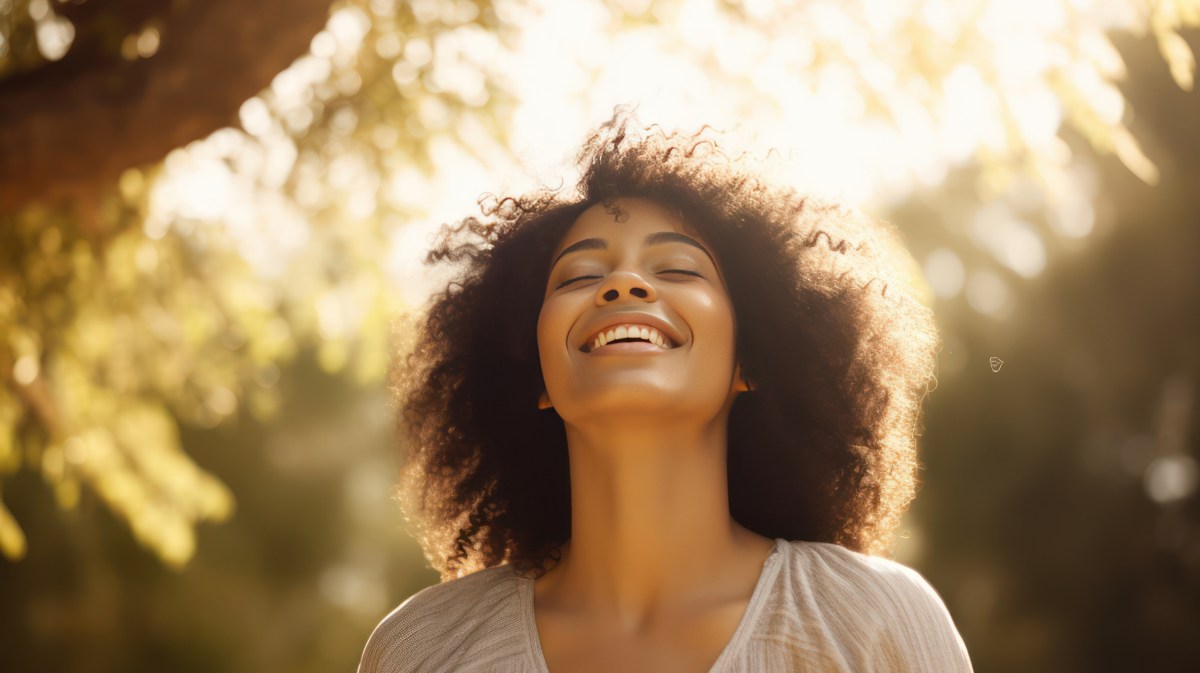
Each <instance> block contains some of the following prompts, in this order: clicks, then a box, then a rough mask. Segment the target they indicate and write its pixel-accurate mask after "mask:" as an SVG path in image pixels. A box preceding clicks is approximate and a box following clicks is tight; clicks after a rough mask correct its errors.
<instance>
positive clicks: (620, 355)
mask: <svg viewBox="0 0 1200 673" xmlns="http://www.w3.org/2000/svg"><path fill="white" fill-rule="evenodd" d="M619 207H620V208H621V210H622V211H624V212H625V213H627V215H628V217H627V219H626V220H625V221H620V222H618V221H614V218H613V217H612V216H610V215H609V213H608V212H606V210H605V209H604V208H602V207H601V206H600V205H596V206H593V207H591V208H589V209H588V210H587V211H585V212H584V213H583V214H582V215H581V216H580V217H579V219H578V220H577V221H576V222H575V224H574V225H573V226H572V227H571V229H570V230H569V231H568V232H567V234H566V235H565V236H564V238H563V243H562V244H560V249H563V250H565V249H567V248H570V247H571V246H572V245H575V243H576V242H578V241H584V240H593V241H595V240H600V241H603V242H604V243H605V246H604V247H603V248H600V247H599V246H595V245H593V246H591V247H589V248H587V249H582V250H579V251H577V252H574V253H571V254H568V255H565V256H564V257H563V258H561V259H559V260H558V261H557V262H556V264H555V265H554V267H553V268H552V269H551V272H550V274H549V278H548V281H547V289H546V295H545V298H544V300H543V305H542V310H541V313H540V315H539V319H538V329H537V337H538V347H539V353H540V359H541V365H542V373H543V377H544V379H545V383H546V392H545V393H543V395H542V397H541V404H540V405H539V406H541V407H542V408H549V407H553V408H554V409H555V412H556V413H558V415H559V416H561V417H562V419H563V423H564V426H565V428H566V437H567V446H568V452H569V461H570V481H571V514H572V520H571V529H572V531H574V533H573V535H572V537H571V539H570V540H569V541H567V542H566V543H565V544H564V545H563V548H562V559H561V560H560V562H559V563H558V564H557V565H556V566H555V567H554V568H553V569H552V570H551V571H549V572H548V573H547V574H545V575H543V576H542V577H541V578H539V579H538V580H537V581H536V583H535V620H536V621H537V622H538V628H539V631H540V633H541V638H540V639H541V642H542V646H543V651H544V653H545V656H546V659H547V661H548V662H550V663H555V662H557V663H559V665H560V666H563V667H565V670H581V669H580V666H581V665H584V664H585V662H593V663H594V662H596V661H597V659H596V657H605V656H612V655H613V652H614V650H613V649H612V647H610V646H609V642H608V640H609V639H611V641H612V642H614V643H621V645H620V648H619V651H620V655H619V656H620V657H622V659H620V660H612V659H609V660H607V661H605V663H604V665H605V666H614V665H629V664H628V663H622V662H624V661H625V659H623V658H628V660H629V662H630V663H631V662H633V661H638V662H641V663H642V665H644V664H645V661H646V659H645V657H646V656H647V651H646V649H647V648H644V647H643V648H640V649H639V648H638V647H637V645H636V643H637V642H638V641H639V640H640V639H645V640H647V641H650V642H657V643H663V642H667V643H670V642H676V643H680V646H679V648H678V649H677V650H676V651H673V652H671V653H670V654H669V655H667V654H664V655H663V657H662V659H663V662H669V661H673V662H674V663H675V665H679V664H680V663H681V662H685V663H686V662H688V661H689V659H688V656H687V655H686V654H685V652H691V653H692V656H695V657H697V660H696V662H695V665H696V666H699V665H700V664H701V663H702V662H707V663H708V664H710V665H711V663H712V661H714V660H715V659H716V657H717V656H718V655H719V653H720V649H721V647H722V646H723V644H724V643H726V642H728V640H729V639H730V638H731V637H732V635H733V631H734V629H735V628H736V626H737V623H738V621H739V620H740V616H741V614H743V613H744V611H745V609H746V606H747V605H748V603H749V600H750V597H751V593H752V592H753V589H754V586H755V584H756V582H757V580H758V577H759V574H760V572H761V571H762V565H763V562H764V560H765V559H766V557H767V555H768V554H769V553H770V551H771V549H772V548H773V546H774V541H773V540H772V539H771V538H768V537H765V536H762V535H759V534H757V533H754V532H752V531H749V530H747V529H745V528H744V527H742V526H741V525H740V524H738V523H737V522H736V521H735V520H734V519H733V517H732V516H731V515H730V512H729V493H728V488H727V479H728V475H727V472H726V450H727V430H728V421H729V413H730V409H731V408H732V406H733V403H734V400H735V399H736V397H737V396H738V395H740V394H742V393H744V392H746V391H747V390H749V386H748V384H747V383H746V381H745V380H744V379H743V378H742V376H741V374H740V371H739V369H740V368H739V366H738V364H737V362H736V350H737V349H736V334H735V332H736V330H735V324H736V320H735V316H734V310H733V304H732V301H731V300H730V297H729V294H728V290H727V288H726V287H725V282H724V279H723V276H722V274H721V273H720V270H719V268H718V266H717V264H716V262H715V260H713V258H712V257H711V255H710V254H708V253H707V251H706V250H704V249H697V247H696V246H695V245H690V244H687V243H684V242H682V241H680V240H679V239H676V240H673V241H670V240H668V241H665V242H660V243H658V244H647V240H648V239H653V238H654V236H655V235H656V234H661V233H662V232H675V233H679V234H687V235H690V236H691V237H694V236H696V234H695V233H694V232H690V231H688V230H686V228H685V227H684V225H683V223H682V222H680V221H679V220H678V219H677V218H675V217H673V216H672V215H671V214H670V213H668V212H667V211H666V210H664V209H663V208H662V207H660V206H659V205H658V204H656V203H654V202H653V201H649V200H645V199H622V200H620V202H619ZM659 238H662V237H661V236H659ZM692 240H695V239H694V238H693V239H692ZM701 245H702V244H701ZM556 256H557V255H556ZM681 271H689V272H691V273H680V272H681ZM693 274H696V275H693ZM572 279H577V280H575V282H570V283H569V284H566V285H563V283H564V282H566V281H571V280H572ZM618 314H619V315H629V316H630V317H629V318H627V319H628V320H629V321H630V322H637V317H636V316H638V315H652V316H655V317H656V318H657V319H658V320H661V321H663V322H664V323H666V325H669V326H670V327H671V328H672V330H673V331H674V332H675V333H676V334H679V335H681V336H682V337H683V338H682V339H681V340H680V341H679V342H678V344H677V345H676V347H674V348H671V349H669V350H667V349H657V348H656V349H653V350H650V349H646V350H642V351H635V352H630V351H612V352H609V351H606V349H605V348H601V349H600V350H598V351H595V352H584V351H583V350H581V349H580V347H579V344H580V343H583V342H586V341H587V340H588V336H589V335H590V333H591V331H592V330H591V328H590V327H589V326H590V325H592V324H594V323H595V322H596V321H597V320H601V319H604V318H605V317H606V316H611V315H618ZM624 319H626V318H622V320H624ZM681 549H686V550H688V553H686V554H680V553H679V550H681ZM703 621H707V627H701V628H697V625H698V624H699V623H700V622H703ZM705 628H706V629H707V631H708V632H709V633H711V636H710V637H709V638H708V640H707V642H704V643H700V644H697V643H695V642H691V643H687V644H683V642H682V641H683V639H682V638H681V634H683V633H689V634H692V635H693V636H694V635H695V634H696V633H698V632H702V631H704V630H705ZM598 634H607V636H598ZM658 647H659V649H660V650H662V649H663V647H662V646H661V645H659V646H658ZM649 649H651V650H653V649H654V648H653V647H651V648H649ZM666 649H668V650H669V649H670V648H669V647H668V648H666ZM657 665H658V666H660V667H661V666H662V665H667V664H666V663H660V664H657ZM552 668H554V667H553V666H552ZM559 670H564V669H559ZM657 670H662V669H661V668H659V669H657ZM683 670H687V669H686V668H685V669H683ZM696 670H699V669H696Z"/></svg>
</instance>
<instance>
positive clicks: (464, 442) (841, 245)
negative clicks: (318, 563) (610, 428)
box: [393, 107, 937, 581]
mask: <svg viewBox="0 0 1200 673" xmlns="http://www.w3.org/2000/svg"><path fill="white" fill-rule="evenodd" d="M710 132H711V129H709V128H708V127H704V128H702V129H701V130H700V131H699V132H697V133H695V134H680V133H677V132H669V133H668V132H664V131H663V130H662V129H660V128H658V127H657V126H654V127H650V128H643V127H642V125H641V124H640V123H639V122H638V121H637V118H636V115H635V114H634V113H633V112H632V111H631V110H629V109H627V108H624V107H618V108H617V109H616V110H614V113H613V116H612V118H611V119H610V120H609V121H607V122H606V123H604V124H602V125H601V126H599V127H598V128H596V129H595V130H594V131H592V132H591V133H590V134H589V135H588V137H587V139H586V140H585V142H584V144H583V147H582V149H581V151H580V153H579V155H578V166H579V168H580V169H581V178H580V180H579V183H578V185H577V189H575V190H574V191H575V193H573V194H572V193H567V194H564V193H563V190H562V189H561V188H560V189H555V190H551V189H542V190H538V191H535V192H533V193H530V194H526V195H523V196H519V197H507V198H503V199H496V198H492V199H490V200H486V199H481V202H480V203H481V209H482V212H483V216H482V217H468V218H466V219H464V220H462V221H461V222H458V223H456V224H455V225H453V226H450V225H447V226H444V227H443V229H442V232H441V236H440V238H439V240H438V241H437V243H436V244H435V246H434V248H433V250H432V251H431V252H430V253H429V256H428V257H427V259H426V263H427V264H435V263H447V262H449V263H458V264H460V265H462V268H461V269H460V272H459V275H458V276H457V278H456V279H455V280H454V281H453V282H451V283H450V284H449V286H448V287H447V288H446V290H445V291H443V292H441V293H439V294H437V295H435V296H434V297H433V298H432V300H431V303H430V305H429V307H428V311H427V313H425V314H424V315H423V316H422V317H421V319H420V322H419V324H418V327H417V329H416V331H415V333H414V334H413V335H412V337H411V338H412V343H411V345H410V347H408V348H406V349H405V353H403V354H401V355H400V356H399V357H398V358H397V359H396V361H395V367H394V374H393V381H394V386H393V393H394V395H395V397H396V400H397V402H398V403H399V405H400V414H399V424H400V430H401V434H402V436H403V437H404V441H403V444H402V449H403V451H402V454H403V461H402V462H403V467H402V470H401V482H400V493H401V498H402V502H403V507H404V509H405V514H406V519H408V520H409V521H410V522H411V523H413V524H415V528H413V529H412V530H410V532H411V533H412V534H413V535H415V536H416V537H417V539H418V541H419V542H420V544H421V546H422V548H423V550H424V552H425V555H426V558H427V559H428V560H429V562H430V563H431V564H432V566H433V568H434V569H435V570H437V571H438V572H439V573H440V574H441V576H442V579H443V581H445V580H448V579H452V578H454V577H458V576H461V575H463V574H466V573H470V572H474V571H476V570H480V569H482V568H486V567H491V566H494V565H498V564H501V563H504V562H509V563H512V564H513V566H514V569H516V570H517V571H518V572H520V573H521V574H523V575H526V576H534V575H536V574H538V573H541V572H544V571H545V570H546V569H547V568H548V566H547V565H546V563H547V561H551V560H552V559H557V558H558V555H557V553H558V548H559V546H560V545H561V544H562V543H563V542H565V541H566V540H567V539H569V538H570V536H571V530H570V526H571V499H570V482H569V466H568V459H567V446H566V436H565V432H564V428H563V422H562V420H561V419H560V418H559V417H558V415H557V414H555V413H554V412H552V411H542V410H539V409H538V408H537V400H538V395H539V394H540V393H541V392H542V390H544V384H543V382H542V375H541V368H540V363H539V357H538V347H537V339H536V328H537V320H538V314H539V312H540V310H541V303H542V297H543V293H544V290H545V284H546V281H547V278H546V273H547V266H548V262H549V259H550V255H551V254H552V253H553V251H554V249H555V247H556V246H557V245H558V244H559V243H560V241H561V239H562V237H563V235H564V234H565V233H566V231H567V230H568V229H569V228H570V226H571V225H572V224H573V223H574V222H575V220H576V218H577V217H578V216H579V215H580V214H581V213H582V212H583V211H584V210H586V209H587V208H589V207H591V206H592V205H594V204H597V203H606V202H611V201H612V200H613V199H615V198H618V197H642V198H647V199H651V200H653V201H655V202H657V203H659V204H661V205H663V206H664V207H666V208H668V209H669V210H670V211H671V212H673V213H674V214H676V215H677V216H678V217H680V218H681V219H682V221H684V222H686V223H687V224H688V226H690V227H692V228H693V229H694V230H695V231H696V232H698V233H699V234H700V235H701V236H702V237H703V239H704V241H705V242H706V243H707V244H708V245H709V246H711V248H712V249H714V250H715V252H716V254H717V257H718V260H719V263H720V265H721V268H722V270H723V272H724V274H725V277H726V282H727V286H728V288H729V293H730V297H731V300H732V302H733V305H734V310H735V313H736V316H737V322H738V324H737V335H738V337H737V339H738V344H737V349H738V358H739V361H740V362H741V363H742V367H743V372H744V374H745V376H746V378H747V379H748V380H749V381H751V382H752V385H753V386H754V391H753V392H750V393H745V394H742V395H740V396H739V397H738V399H737V401H736V402H735V403H734V406H733V409H732V411H731V412H730V420H729V431H728V432H729V435H728V472H729V500H730V503H729V504H730V512H731V514H732V516H733V517H734V519H736V520H737V521H738V522H739V523H740V524H741V525H743V526H745V527H746V528H748V529H750V530H753V531H755V532H757V533H759V534H760V535H764V536H767V537H772V538H775V537H782V538H786V539H788V540H811V541H821V542H833V543H836V544H840V545H843V546H845V547H847V548H850V549H853V550H856V551H862V552H865V553H876V554H880V553H885V552H887V551H888V549H889V545H890V539H891V534H892V531H893V530H894V528H895V527H896V526H897V525H898V523H899V519H900V516H901V515H902V514H903V512H904V511H905V509H907V507H908V505H909V503H910V502H911V501H912V498H913V496H914V494H915V490H916V485H917V481H916V469H917V459H916V450H915V440H916V436H917V431H918V420H919V416H920V405H921V402H922V399H923V397H924V395H925V393H926V392H927V391H928V389H929V384H930V383H931V381H932V380H933V375H934V362H935V359H934V358H935V351H936V348H937V334H936V329H935V326H934V322H933V315H932V312H931V311H930V310H929V309H928V308H927V307H926V306H925V305H923V304H922V303H921V302H920V301H918V300H917V298H916V297H915V296H914V295H913V294H912V292H911V289H910V287H909V283H908V282H907V280H906V277H905V276H904V274H903V272H902V271H901V269H903V268H904V267H903V263H904V262H906V261H911V258H910V257H908V256H907V253H906V252H905V251H904V249H903V246H902V245H901V244H900V243H899V240H898V237H897V235H896V234H895V232H894V230H893V229H892V228H891V227H890V226H889V225H885V224H882V223H878V222H875V221H872V220H870V219H868V218H866V217H863V216H861V215H858V214H857V213H855V212H854V211H852V210H850V209H847V208H844V207H842V206H839V205H837V204H831V203H818V202H817V201H816V200H814V199H811V198H806V197H804V196H802V195H800V194H798V193H797V192H796V191H795V190H793V189H790V188H780V187H775V186H771V185H768V184H766V182H765V181H764V180H763V179H762V178H761V175H760V174H761V171H757V172H756V170H754V169H753V168H750V167H748V166H749V165H752V164H753V163H754V162H753V161H748V160H747V158H746V156H745V155H743V156H740V157H737V158H732V157H730V156H728V155H727V154H725V153H724V152H723V151H722V150H721V149H720V147H719V146H718V143H717V141H716V140H715V139H713V138H711V137H709V136H711V135H714V134H712V133H710Z"/></svg>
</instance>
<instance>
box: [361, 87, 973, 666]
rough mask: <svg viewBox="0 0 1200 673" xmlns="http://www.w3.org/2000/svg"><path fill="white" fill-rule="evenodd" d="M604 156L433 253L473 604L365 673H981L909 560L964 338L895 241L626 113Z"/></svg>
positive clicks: (461, 548)
mask: <svg viewBox="0 0 1200 673" xmlns="http://www.w3.org/2000/svg"><path fill="white" fill-rule="evenodd" d="M579 162H580V164H581V166H582V168H583V174H582V178H581V180H580V183H579V185H578V193H576V194H563V193H560V192H558V191H542V192H537V193H534V194H531V195H526V196H523V197H519V198H509V199H504V200H502V201H500V202H498V203H497V204H495V205H494V207H492V208H489V209H486V210H485V213H484V219H477V218H467V219H465V220H464V221H462V222H461V223H460V224H458V225H457V226H454V227H448V228H446V229H445V230H444V233H443V238H442V239H441V240H440V241H439V242H438V245H437V246H436V247H435V249H434V250H433V252H431V253H430V256H429V261H431V262H436V261H442V260H451V261H465V262H466V263H467V264H466V267H465V270H464V271H463V273H462V275H461V276H460V278H459V279H458V280H457V281H455V282H454V283H451V285H450V286H449V287H448V288H447V289H446V290H445V291H444V292H443V293H441V294H439V295H437V296H436V297H434V299H433V301H432V303H431V306H430V307H429V312H428V316H427V318H426V320H425V323H424V324H423V326H422V329H421V330H420V332H419V334H418V337H417V341H416V345H415V348H414V350H413V351H412V352H411V353H409V354H408V355H407V357H405V358H401V359H399V360H398V363H397V364H398V366H397V368H396V379H395V388H394V390H395V393H396V395H397V396H398V398H399V400H400V402H401V405H402V415H401V419H400V420H401V426H402V430H403V431H404V434H405V435H406V436H407V439H408V441H407V443H406V445H405V466H404V473H403V481H402V484H401V491H402V494H403V497H404V501H405V507H406V510H407V514H408V516H409V518H410V520H413V521H415V522H416V523H417V526H416V530H415V534H416V535H417V537H418V539H419V542H420V544H421V545H422V548H423V549H424V550H425V554H426V557H427V559H428V560H429V561H430V563H431V564H432V565H433V567H434V568H435V569H437V570H438V571H439V572H440V573H441V575H442V579H443V581H442V583H441V584H439V585H436V586H433V587H428V588H426V589H424V590H423V591H421V592H419V593H417V594H416V595H414V596H412V597H411V598H409V599H408V600H406V601H405V602H404V603H403V604H401V605H400V607H398V608H397V609H396V610H395V611H393V612H392V614H390V615H388V616H387V617H386V618H385V619H384V620H383V622H381V623H380V625H379V627H378V628H377V629H376V630H375V632H374V633H373V634H372V636H371V638H370V641H369V642H368V644H367V647H366V649H365V651H364V653H363V658H362V661H361V663H360V668H359V670H360V671H361V672H362V673H368V672H375V671H449V670H455V671H471V670H477V671H485V670H486V671H502V672H505V673H508V672H511V673H570V672H574V673H580V672H586V671H600V670H604V671H617V670H619V671H651V670H652V671H682V672H687V671H691V672H695V673H703V672H705V671H709V672H710V673H718V672H719V673H734V672H741V671H767V672H773V671H795V670H822V671H866V670H880V671H882V670H887V671H969V670H971V665H970V661H969V659H968V657H967V653H966V649H965V647H964V645H963V642H962V639H961V638H960V637H959V635H958V632H957V630H956V629H955V627H954V623H953V620H952V619H951V617H950V615H949V613H948V612H947V610H946V608H945V606H944V605H943V603H942V601H941V599H940V598H939V597H938V594H937V593H936V591H934V590H933V589H932V588H931V587H930V586H929V584H928V583H927V582H926V581H925V580H924V579H923V578H922V577H921V576H920V575H919V574H918V573H917V572H915V571H913V570H911V569H909V568H907V567H905V566H903V565H900V564H899V563H896V562H895V561H891V560H889V559H887V558H884V557H883V556H882V554H885V553H886V552H887V551H888V548H889V541H890V536H891V533H892V531H893V529H894V528H895V526H896V524H897V523H898V520H899V517H900V515H901V514H902V513H903V511H904V510H905V509H906V508H907V506H908V504H909V503H910V501H911V500H912V498H913V495H914V492H915V487H916V482H915V470H916V467H917V461H916V454H915V434H916V427H917V419H918V417H919V412H920V401H921V399H922V397H923V396H924V394H925V393H926V392H927V390H928V384H929V383H930V381H931V379H932V372H933V362H934V350H935V347H936V341H937V339H936V333H935V330H934V326H933V320H932V315H931V313H930V311H929V310H928V309H927V308H926V307H925V306H923V305H922V304H921V303H920V302H919V301H917V300H916V299H915V298H914V297H913V295H912V293H911V292H909V291H908V290H907V288H906V287H905V283H904V282H903V280H902V276H901V275H900V274H899V273H898V272H897V270H896V269H897V262H898V261H900V260H902V257H901V256H902V255H904V254H906V253H905V252H904V251H903V249H902V248H899V247H898V246H897V245H896V244H895V236H894V235H893V234H892V233H891V232H890V230H889V229H888V228H887V227H885V226H884V225H881V224H878V223H875V222H872V221H870V220H868V219H866V218H862V217H859V216H856V215H854V214H853V213H852V212H851V211H849V210H847V209H844V208H841V207H839V206H837V205H832V204H817V203H815V202H814V201H812V200H809V199H806V198H804V197H802V196H800V195H799V194H797V193H796V192H795V191H793V190H789V189H781V188H776V187H770V186H768V185H766V184H764V182H763V181H762V180H760V179H759V178H758V177H757V175H756V174H755V173H754V172H753V170H751V169H749V168H747V167H746V165H745V164H744V163H743V162H742V161H741V160H735V159H730V158H728V157H727V156H726V155H725V154H723V153H722V152H721V151H720V150H719V149H718V148H717V145H716V143H715V142H714V141H713V140H711V139H708V138H704V137H703V132H701V133H700V134H696V135H682V134H677V133H664V132H662V131H661V130H658V129H653V130H650V129H644V128H642V127H641V125H640V124H639V123H638V122H637V120H636V118H635V117H634V116H633V115H632V113H630V112H628V111H627V110H624V109H621V108H618V110H617V111H615V113H614V116H613V118H612V119H611V120H610V121H609V122H607V123H606V124H604V125H602V126H600V127H599V128H598V129H597V130H595V131H594V132H593V133H592V134H591V135H590V136H589V138H588V139H587V140H586V142H585V144H584V146H583V149H582V151H581V153H580V155H579Z"/></svg>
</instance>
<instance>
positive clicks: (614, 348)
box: [588, 341, 674, 355]
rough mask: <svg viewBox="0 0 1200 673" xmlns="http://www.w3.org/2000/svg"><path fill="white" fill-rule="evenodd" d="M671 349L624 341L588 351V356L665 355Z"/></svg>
mask: <svg viewBox="0 0 1200 673" xmlns="http://www.w3.org/2000/svg"><path fill="white" fill-rule="evenodd" d="M669 350H674V349H671V348H660V347H658V346H656V345H654V344H652V343H647V342H645V341H626V342H624V343H619V344H606V345H604V346H601V347H599V348H597V349H596V350H594V351H589V352H588V355H604V354H605V353H611V354H614V355H617V354H634V353H666V352H667V351H669Z"/></svg>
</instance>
